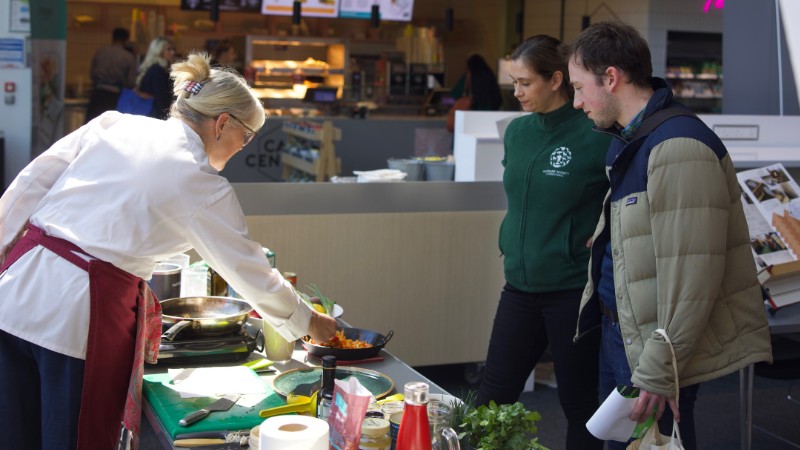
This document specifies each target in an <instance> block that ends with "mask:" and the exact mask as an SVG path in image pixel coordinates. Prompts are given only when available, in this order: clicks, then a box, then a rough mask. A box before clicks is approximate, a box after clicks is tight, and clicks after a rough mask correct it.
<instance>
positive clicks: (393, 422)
mask: <svg viewBox="0 0 800 450" xmlns="http://www.w3.org/2000/svg"><path fill="white" fill-rule="evenodd" d="M402 421H403V411H398V412H395V413H392V415H391V416H389V437H390V438H391V439H392V450H395V448H396V447H397V434H398V433H400V422H402Z"/></svg>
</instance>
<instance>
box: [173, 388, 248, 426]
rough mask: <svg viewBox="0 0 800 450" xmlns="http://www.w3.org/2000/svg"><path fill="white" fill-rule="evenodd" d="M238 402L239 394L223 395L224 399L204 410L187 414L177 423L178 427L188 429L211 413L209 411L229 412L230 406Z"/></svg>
mask: <svg viewBox="0 0 800 450" xmlns="http://www.w3.org/2000/svg"><path fill="white" fill-rule="evenodd" d="M238 400H239V394H228V395H225V396H224V397H222V398H220V399H219V400H217V401H215V402H214V403H212V404H210V405H208V406H206V407H205V408H203V409H198V410H197V411H194V412H192V413H189V414H187V415H186V416H185V417H184V418H183V419H181V420H179V421H178V424H180V426H182V427H188V426H189V425H191V424H193V423H195V422H197V421H198V420H200V419H202V418H203V417H205V416H207V415H208V414H209V413H211V411H227V410H229V409H230V408H231V406H233V405H234V404H235V403H236V402H237V401H238Z"/></svg>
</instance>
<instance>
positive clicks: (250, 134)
mask: <svg viewBox="0 0 800 450" xmlns="http://www.w3.org/2000/svg"><path fill="white" fill-rule="evenodd" d="M228 115H229V116H230V117H231V119H233V120H235V121H237V122H239V125H241V126H242V127H244V128H245V132H244V144H242V147H244V146H246V145H247V144H249V143H250V141H252V140H253V138H254V137H256V131H255V130H253V129H252V128H250V127H248V126H247V125H245V124H244V122H242V121H241V120H239V119H237V118H236V116H234V115H233V114H231V113H228Z"/></svg>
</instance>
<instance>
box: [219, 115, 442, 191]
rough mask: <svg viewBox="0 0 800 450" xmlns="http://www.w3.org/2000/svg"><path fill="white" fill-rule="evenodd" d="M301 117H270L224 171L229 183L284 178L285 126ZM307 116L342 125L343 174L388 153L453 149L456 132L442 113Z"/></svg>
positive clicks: (381, 164)
mask: <svg viewBox="0 0 800 450" xmlns="http://www.w3.org/2000/svg"><path fill="white" fill-rule="evenodd" d="M299 120H305V119H303V118H297V117H291V116H270V117H269V118H268V119H267V121H266V122H265V123H264V126H263V127H262V128H261V130H259V132H258V135H257V136H256V138H255V139H253V142H251V143H250V144H248V145H247V146H246V147H245V148H244V149H242V151H241V152H239V153H238V154H236V155H234V157H233V158H231V160H230V161H229V162H228V164H227V165H226V167H225V170H223V171H222V172H221V174H222V175H223V176H225V177H226V178H227V179H228V180H229V181H230V182H231V183H261V182H273V181H282V180H283V179H282V174H281V169H282V166H281V154H282V153H283V152H284V150H287V148H288V146H290V145H291V140H290V138H289V136H287V134H286V133H284V131H283V126H284V124H285V123H286V122H287V121H299ZM308 120H310V121H313V122H315V123H318V124H321V123H322V122H323V121H330V122H331V124H332V125H333V127H335V128H337V129H339V130H341V140H339V141H336V142H335V152H336V156H337V157H338V158H340V159H341V170H340V171H339V175H340V176H353V171H356V170H359V171H360V170H376V169H385V168H387V163H386V160H387V159H389V158H409V157H412V156H415V154H418V155H419V156H426V155H431V154H438V155H446V154H448V153H452V150H451V149H452V134H450V133H449V132H448V131H447V130H446V129H445V119H444V117H441V116H437V117H426V116H419V115H385V114H371V115H369V116H368V117H367V118H366V119H356V118H350V117H345V116H331V117H325V116H320V117H313V118H310V119H308Z"/></svg>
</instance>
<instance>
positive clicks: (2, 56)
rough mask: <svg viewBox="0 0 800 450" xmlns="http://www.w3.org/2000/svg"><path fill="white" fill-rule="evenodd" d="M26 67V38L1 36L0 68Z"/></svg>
mask: <svg viewBox="0 0 800 450" xmlns="http://www.w3.org/2000/svg"><path fill="white" fill-rule="evenodd" d="M22 67H25V39H21V38H16V37H0V69H20V68H22Z"/></svg>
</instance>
